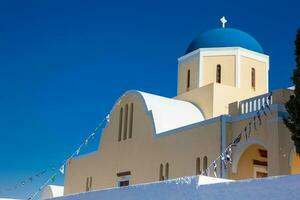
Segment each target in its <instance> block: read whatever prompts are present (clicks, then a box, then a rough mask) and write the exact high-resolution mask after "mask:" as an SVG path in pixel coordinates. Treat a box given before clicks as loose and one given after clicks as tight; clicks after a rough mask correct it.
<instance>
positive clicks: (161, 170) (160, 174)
mask: <svg viewBox="0 0 300 200" xmlns="http://www.w3.org/2000/svg"><path fill="white" fill-rule="evenodd" d="M163 171H164V166H163V164H160V166H159V180H160V181H163V180H164V175H163Z"/></svg>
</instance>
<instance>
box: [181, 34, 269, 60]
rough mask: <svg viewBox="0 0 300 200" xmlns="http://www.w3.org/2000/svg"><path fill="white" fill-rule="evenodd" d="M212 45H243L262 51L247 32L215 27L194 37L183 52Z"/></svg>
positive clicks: (252, 49) (212, 46)
mask: <svg viewBox="0 0 300 200" xmlns="http://www.w3.org/2000/svg"><path fill="white" fill-rule="evenodd" d="M214 47H243V48H245V49H248V50H251V51H255V52H258V53H264V51H263V49H262V47H261V46H260V44H259V43H258V42H257V41H256V40H255V39H254V38H253V37H252V36H251V35H249V34H248V33H245V32H243V31H240V30H237V29H233V28H217V29H212V30H209V31H206V32H204V33H202V34H201V35H200V36H199V37H197V38H195V39H194V40H193V41H192V42H191V43H190V45H189V47H188V48H187V50H186V52H185V54H188V53H190V52H192V51H194V50H196V49H199V48H214Z"/></svg>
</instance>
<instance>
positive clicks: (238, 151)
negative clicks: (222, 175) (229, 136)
mask: <svg viewBox="0 0 300 200" xmlns="http://www.w3.org/2000/svg"><path fill="white" fill-rule="evenodd" d="M253 144H257V145H261V146H263V147H264V148H265V149H267V145H266V144H265V143H264V142H262V141H261V140H258V139H256V138H249V139H248V140H247V141H244V142H242V143H240V144H239V145H238V146H237V147H236V149H235V151H234V154H233V159H232V169H231V171H232V173H237V167H238V164H239V160H240V158H241V156H242V154H243V153H244V152H245V150H246V149H247V148H248V147H249V146H251V145H253Z"/></svg>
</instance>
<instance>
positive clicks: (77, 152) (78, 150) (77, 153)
mask: <svg viewBox="0 0 300 200" xmlns="http://www.w3.org/2000/svg"><path fill="white" fill-rule="evenodd" d="M79 153H80V148H78V149H77V150H76V155H77V156H78V155H79Z"/></svg>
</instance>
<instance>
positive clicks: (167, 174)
mask: <svg viewBox="0 0 300 200" xmlns="http://www.w3.org/2000/svg"><path fill="white" fill-rule="evenodd" d="M165 170H166V171H165V180H168V179H169V163H167V164H166V169H165Z"/></svg>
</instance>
